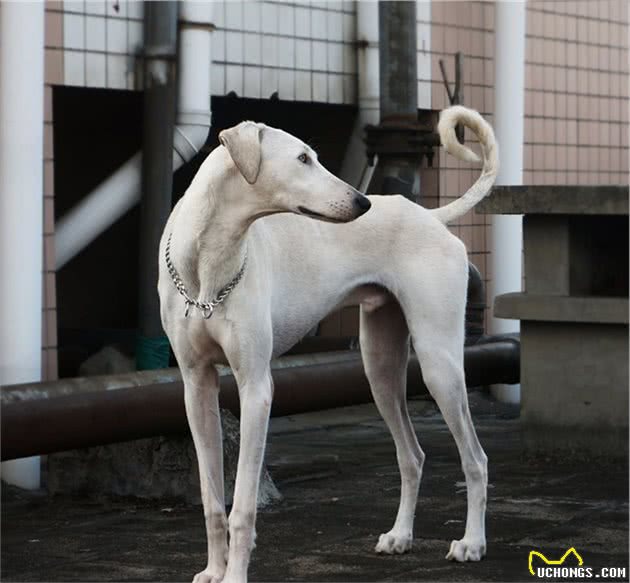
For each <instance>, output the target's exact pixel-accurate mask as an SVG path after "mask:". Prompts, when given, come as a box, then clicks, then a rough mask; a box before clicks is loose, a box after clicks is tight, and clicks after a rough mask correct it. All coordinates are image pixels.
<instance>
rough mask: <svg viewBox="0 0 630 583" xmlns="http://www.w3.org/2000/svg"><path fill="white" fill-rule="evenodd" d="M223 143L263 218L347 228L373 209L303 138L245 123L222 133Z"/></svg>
mask: <svg viewBox="0 0 630 583" xmlns="http://www.w3.org/2000/svg"><path fill="white" fill-rule="evenodd" d="M219 141H220V142H221V144H222V145H223V146H224V147H225V148H226V150H227V151H228V153H229V155H230V158H231V159H232V161H233V162H234V165H235V167H236V168H237V169H238V172H239V173H240V175H241V176H242V178H243V180H245V181H246V182H247V183H248V184H249V185H251V186H252V187H253V188H251V190H252V191H253V192H252V196H254V197H256V200H255V201H252V204H254V205H255V207H256V208H257V209H258V213H259V214H260V215H264V214H272V213H278V212H292V213H296V214H300V215H305V216H308V217H312V218H315V219H319V220H323V221H330V222H337V223H345V222H348V221H352V220H354V219H356V218H358V217H360V216H361V215H362V214H364V213H365V212H367V211H368V210H369V208H370V201H369V199H368V198H367V197H366V196H364V195H363V194H361V193H360V192H359V191H358V190H356V189H355V188H353V187H352V186H350V185H348V184H346V183H345V182H344V181H343V180H340V179H339V178H337V177H336V176H334V175H333V174H331V173H330V172H328V170H326V169H325V168H324V167H323V166H322V165H321V164H320V163H319V161H318V160H317V154H316V153H315V152H314V151H313V149H312V148H310V147H309V146H307V145H306V144H305V143H304V142H302V141H301V140H299V139H298V138H296V137H294V136H292V135H291V134H288V133H287V132H284V131H282V130H278V129H275V128H271V127H269V126H266V125H264V124H261V123H254V122H251V121H245V122H242V123H240V124H238V125H237V126H234V127H233V128H230V129H227V130H223V131H222V132H221V133H220V134H219Z"/></svg>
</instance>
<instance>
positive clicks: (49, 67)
mask: <svg viewBox="0 0 630 583" xmlns="http://www.w3.org/2000/svg"><path fill="white" fill-rule="evenodd" d="M61 9H62V3H61V2H51V1H47V2H46V37H45V64H44V66H45V74H44V83H45V86H44V162H43V163H44V249H43V253H44V278H43V283H44V285H43V290H42V293H43V310H44V311H43V314H42V378H43V379H44V380H54V379H56V378H57V295H56V287H55V198H54V194H55V184H54V180H55V174H54V173H55V159H54V149H53V111H52V88H53V85H60V84H62V83H63V81H64V79H63V77H64V55H63V13H62V12H61Z"/></svg>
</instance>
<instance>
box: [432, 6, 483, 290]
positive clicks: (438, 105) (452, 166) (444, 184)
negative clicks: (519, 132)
mask: <svg viewBox="0 0 630 583" xmlns="http://www.w3.org/2000/svg"><path fill="white" fill-rule="evenodd" d="M431 22H432V28H431V75H432V81H431V98H432V99H431V102H432V103H431V105H432V108H433V109H443V108H444V107H447V106H448V105H449V101H448V95H447V93H446V89H445V87H444V84H443V80H442V73H441V71H440V59H442V60H443V61H444V65H445V67H446V73H447V76H448V79H449V82H450V85H451V87H453V86H454V83H455V53H457V52H461V53H462V59H463V60H462V77H463V86H462V91H463V100H462V103H463V105H466V106H468V107H472V108H473V109H476V110H477V111H479V112H480V113H481V114H482V115H484V116H485V117H486V119H487V120H488V121H489V122H490V123H492V117H493V116H492V113H493V111H494V59H493V54H494V4H493V3H491V2H432V7H431ZM465 138H466V142H467V143H468V144H471V143H474V141H472V136H471V135H469V134H468V133H467V134H466V136H465ZM474 148H476V145H474V146H473V149H474ZM436 166H437V167H438V168H439V177H438V179H437V180H435V179H434V180H432V181H430V182H429V184H426V183H425V189H424V190H423V198H425V197H429V200H430V201H431V206H433V205H434V204H435V201H436V197H437V200H439V205H444V204H447V203H448V202H450V201H452V200H454V199H455V198H458V197H459V196H461V194H462V193H464V192H465V191H466V190H467V189H468V188H469V187H470V186H471V185H472V183H473V182H474V181H475V180H476V179H477V176H478V175H479V170H478V169H477V168H474V167H472V166H471V165H470V164H467V163H463V162H460V161H459V160H456V159H455V158H453V157H452V156H449V155H447V154H445V153H444V152H440V154H439V159H438V160H437V161H436ZM488 228H489V221H488V218H487V217H486V216H485V215H480V214H476V213H475V212H474V211H471V212H469V213H467V214H466V215H465V216H463V217H462V218H461V219H459V220H458V221H457V222H456V223H455V224H454V225H452V227H451V230H452V232H453V233H455V235H457V236H458V237H459V238H460V239H461V240H462V241H463V242H464V243H465V244H466V247H467V248H468V254H469V259H470V261H471V262H472V263H474V264H475V265H476V266H477V268H478V269H479V271H480V272H481V274H482V277H483V278H484V281H485V282H486V287H487V281H488V278H489V277H490V274H489V271H488V270H489V268H490V262H489V261H488V253H487V248H486V240H487V238H488Z"/></svg>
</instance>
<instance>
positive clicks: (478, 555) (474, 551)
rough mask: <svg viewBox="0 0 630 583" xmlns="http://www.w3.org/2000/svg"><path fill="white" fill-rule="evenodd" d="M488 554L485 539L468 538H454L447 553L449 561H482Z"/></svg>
mask: <svg viewBox="0 0 630 583" xmlns="http://www.w3.org/2000/svg"><path fill="white" fill-rule="evenodd" d="M485 554H486V543H485V542H484V541H476V542H473V541H467V540H466V539H462V540H454V541H453V542H452V543H451V548H450V549H449V551H448V553H447V554H446V558H447V559H448V560H449V561H458V562H460V563H463V562H464V561H481V559H482V558H483V557H484V556H485Z"/></svg>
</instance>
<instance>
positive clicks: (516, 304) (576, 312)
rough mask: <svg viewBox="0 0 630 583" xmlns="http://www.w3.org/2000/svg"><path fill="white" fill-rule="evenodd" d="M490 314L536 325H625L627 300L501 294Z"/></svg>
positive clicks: (626, 320)
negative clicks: (535, 323)
mask: <svg viewBox="0 0 630 583" xmlns="http://www.w3.org/2000/svg"><path fill="white" fill-rule="evenodd" d="M494 314H495V316H497V317H499V318H509V319H518V320H534V321H539V322H575V323H583V324H628V299H627V298H606V297H592V296H591V297H575V296H552V295H535V294H528V293H512V294H503V295H500V296H497V297H496V298H495V300H494Z"/></svg>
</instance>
